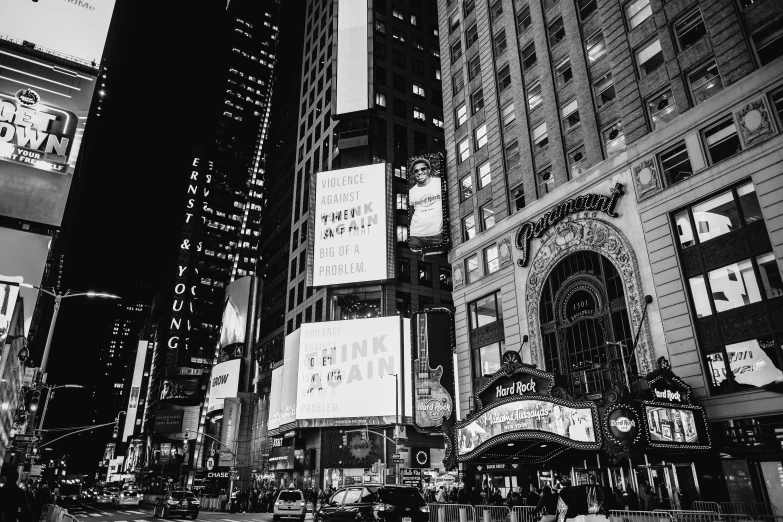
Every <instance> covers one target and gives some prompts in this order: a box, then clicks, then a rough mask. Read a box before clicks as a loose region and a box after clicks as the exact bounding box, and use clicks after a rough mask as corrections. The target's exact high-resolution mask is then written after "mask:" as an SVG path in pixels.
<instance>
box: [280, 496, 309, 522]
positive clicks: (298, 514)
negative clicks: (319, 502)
mask: <svg viewBox="0 0 783 522" xmlns="http://www.w3.org/2000/svg"><path fill="white" fill-rule="evenodd" d="M306 513H307V503H306V502H305V498H304V493H302V491H301V490H299V489H293V488H291V489H284V490H282V491H281V492H280V493H279V494H278V495H277V499H275V506H274V510H273V512H272V520H280V519H281V518H298V519H299V520H300V521H303V520H304V519H305V514H306Z"/></svg>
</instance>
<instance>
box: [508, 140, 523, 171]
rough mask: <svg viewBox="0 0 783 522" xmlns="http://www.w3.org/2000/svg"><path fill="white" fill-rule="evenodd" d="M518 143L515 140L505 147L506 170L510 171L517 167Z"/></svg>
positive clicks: (518, 160) (518, 159)
mask: <svg viewBox="0 0 783 522" xmlns="http://www.w3.org/2000/svg"><path fill="white" fill-rule="evenodd" d="M519 162H520V158H519V143H518V142H517V140H514V141H512V142H511V143H509V144H508V145H506V170H507V171H510V170H511V169H514V168H516V167H517V165H519Z"/></svg>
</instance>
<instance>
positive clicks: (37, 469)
mask: <svg viewBox="0 0 783 522" xmlns="http://www.w3.org/2000/svg"><path fill="white" fill-rule="evenodd" d="M30 476H31V477H40V476H41V465H40V464H33V465H32V466H30Z"/></svg>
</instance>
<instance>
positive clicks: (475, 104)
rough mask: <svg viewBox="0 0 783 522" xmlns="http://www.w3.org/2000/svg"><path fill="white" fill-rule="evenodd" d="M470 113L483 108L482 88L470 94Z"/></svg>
mask: <svg viewBox="0 0 783 522" xmlns="http://www.w3.org/2000/svg"><path fill="white" fill-rule="evenodd" d="M470 107H471V111H472V112H471V114H476V113H477V112H478V111H480V110H481V109H483V108H484V89H479V90H477V91H476V92H474V93H473V94H471V95H470Z"/></svg>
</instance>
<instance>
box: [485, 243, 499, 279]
mask: <svg viewBox="0 0 783 522" xmlns="http://www.w3.org/2000/svg"><path fill="white" fill-rule="evenodd" d="M498 270H500V259H499V256H498V246H497V245H492V246H491V247H487V248H485V249H484V272H485V273H486V274H491V273H493V272H497V271H498Z"/></svg>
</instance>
